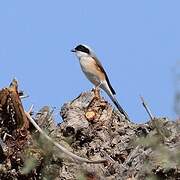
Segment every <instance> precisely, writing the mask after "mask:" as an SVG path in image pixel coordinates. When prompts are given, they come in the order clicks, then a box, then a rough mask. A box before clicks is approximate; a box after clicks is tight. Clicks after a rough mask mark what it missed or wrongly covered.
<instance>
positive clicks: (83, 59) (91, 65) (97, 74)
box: [71, 44, 129, 120]
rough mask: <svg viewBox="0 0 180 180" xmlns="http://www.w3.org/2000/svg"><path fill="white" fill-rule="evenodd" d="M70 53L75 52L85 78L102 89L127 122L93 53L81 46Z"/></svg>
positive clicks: (125, 114) (124, 113) (86, 47)
mask: <svg viewBox="0 0 180 180" xmlns="http://www.w3.org/2000/svg"><path fill="white" fill-rule="evenodd" d="M71 51H72V52H75V54H76V56H77V57H78V59H79V62H80V65H81V69H82V71H83V72H84V74H85V75H86V77H87V78H88V79H89V80H90V81H91V82H92V83H93V84H94V85H95V87H100V88H102V89H103V90H104V91H105V92H106V93H107V94H108V96H109V97H110V98H111V100H112V101H113V103H114V104H115V105H116V107H117V108H118V110H119V111H120V112H121V113H122V114H123V115H124V116H125V117H126V118H127V119H128V120H129V117H128V115H127V113H126V112H125V111H124V110H123V108H122V107H121V105H120V104H119V103H118V101H117V99H116V98H115V94H116V93H115V91H114V89H113V88H112V86H111V84H110V81H109V79H108V76H107V74H106V72H105V70H104V68H103V66H102V64H101V63H100V61H99V60H98V59H97V57H96V55H95V53H94V52H93V51H92V50H91V49H90V48H89V47H88V46H86V45H82V44H80V45H78V46H76V47H75V48H74V49H72V50H71Z"/></svg>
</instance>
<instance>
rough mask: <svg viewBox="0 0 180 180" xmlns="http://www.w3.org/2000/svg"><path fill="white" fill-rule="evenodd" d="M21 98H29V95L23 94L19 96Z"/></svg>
mask: <svg viewBox="0 0 180 180" xmlns="http://www.w3.org/2000/svg"><path fill="white" fill-rule="evenodd" d="M19 97H20V98H21V99H25V98H28V97H29V95H23V96H19Z"/></svg>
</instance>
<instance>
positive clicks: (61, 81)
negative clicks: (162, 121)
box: [0, 0, 180, 122]
mask: <svg viewBox="0 0 180 180" xmlns="http://www.w3.org/2000/svg"><path fill="white" fill-rule="evenodd" d="M179 8H180V1H179V0H173V1H169V0H151V1H144V0H136V1H133V0H131V1H130V0H129V1H127V0H124V1H122V0H114V1H113V0H112V1H106V0H103V1H102V0H91V1H84V0H76V1H73V0H64V1H63V0H62V1H61V0H52V1H47V0H38V1H37V0H31V1H24V0H19V1H1V2H0V60H1V66H0V72H1V75H0V87H4V86H6V85H8V84H9V82H10V81H11V79H12V78H13V77H16V78H17V79H18V80H19V82H20V88H21V89H23V90H24V91H25V92H27V93H28V94H29V95H30V98H28V99H26V100H24V103H25V105H26V107H28V106H30V105H31V104H34V105H35V109H37V110H38V109H39V108H40V107H41V106H43V105H50V106H52V107H53V106H55V107H57V109H59V108H60V107H61V106H62V104H63V103H64V102H68V101H70V100H72V99H73V98H75V97H76V96H78V95H79V94H80V93H81V92H83V91H87V90H89V89H91V88H92V85H91V84H90V83H89V81H88V80H86V78H85V76H84V75H83V74H82V72H81V70H80V66H79V62H78V60H77V58H76V57H75V56H74V55H73V54H72V53H71V52H70V50H71V49H72V48H73V47H74V46H75V45H77V44H79V43H84V44H87V45H89V46H91V47H92V48H93V49H94V50H95V52H96V54H97V56H98V57H99V59H101V61H102V63H103V65H104V67H105V69H106V71H107V73H108V75H109V78H110V81H111V84H112V85H113V87H114V89H115V90H116V92H117V98H118V100H119V102H120V104H121V105H122V106H123V107H124V109H125V110H126V111H127V112H128V114H129V115H130V117H131V119H133V120H134V121H135V122H144V121H146V120H147V119H148V117H147V114H146V113H145V111H144V109H143V107H142V106H141V103H140V99H139V95H140V94H141V95H143V96H144V97H145V99H146V100H147V101H148V103H149V105H150V107H151V108H152V110H153V112H154V113H155V114H156V115H157V116H163V117H164V116H168V117H170V118H175V113H174V110H173V100H174V99H173V98H174V86H173V72H172V68H173V66H174V65H175V63H176V62H177V61H178V60H179V59H180V10H179ZM103 95H104V93H103ZM107 99H108V98H107ZM109 101H110V100H109ZM59 119H60V117H59Z"/></svg>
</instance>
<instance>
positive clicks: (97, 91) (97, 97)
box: [93, 87, 101, 99]
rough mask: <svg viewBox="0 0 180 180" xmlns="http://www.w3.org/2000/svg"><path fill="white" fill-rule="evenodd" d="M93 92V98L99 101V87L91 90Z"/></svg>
mask: <svg viewBox="0 0 180 180" xmlns="http://www.w3.org/2000/svg"><path fill="white" fill-rule="evenodd" d="M93 91H94V98H95V99H100V98H101V97H100V89H99V87H95V88H93Z"/></svg>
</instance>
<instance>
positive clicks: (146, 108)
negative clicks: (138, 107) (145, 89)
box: [140, 96, 154, 120]
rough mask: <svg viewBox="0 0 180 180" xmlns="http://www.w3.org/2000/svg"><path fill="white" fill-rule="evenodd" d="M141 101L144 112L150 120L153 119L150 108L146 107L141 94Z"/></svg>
mask: <svg viewBox="0 0 180 180" xmlns="http://www.w3.org/2000/svg"><path fill="white" fill-rule="evenodd" d="M140 98H141V101H142V105H143V107H144V108H145V110H146V112H147V113H148V115H149V117H150V118H151V120H153V119H154V116H153V114H152V112H151V110H150V108H149V107H148V105H147V103H146V102H145V101H144V98H143V97H142V96H140Z"/></svg>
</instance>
